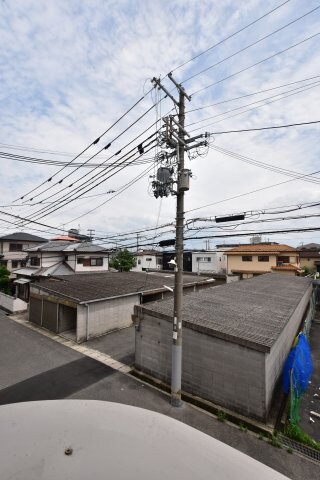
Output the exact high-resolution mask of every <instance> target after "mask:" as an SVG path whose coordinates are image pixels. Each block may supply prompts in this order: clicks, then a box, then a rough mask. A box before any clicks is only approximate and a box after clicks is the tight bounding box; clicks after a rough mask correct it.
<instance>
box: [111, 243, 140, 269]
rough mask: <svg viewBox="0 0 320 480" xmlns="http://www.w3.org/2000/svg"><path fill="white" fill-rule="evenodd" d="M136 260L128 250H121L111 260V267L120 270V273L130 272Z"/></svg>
mask: <svg viewBox="0 0 320 480" xmlns="http://www.w3.org/2000/svg"><path fill="white" fill-rule="evenodd" d="M135 264H136V263H135V259H134V257H133V255H132V253H130V252H129V251H128V250H127V249H126V248H125V249H124V250H120V251H119V252H118V253H117V254H116V255H115V256H114V257H113V258H112V260H111V262H110V266H111V267H113V268H116V269H117V270H120V272H129V270H131V268H132V267H134V266H135Z"/></svg>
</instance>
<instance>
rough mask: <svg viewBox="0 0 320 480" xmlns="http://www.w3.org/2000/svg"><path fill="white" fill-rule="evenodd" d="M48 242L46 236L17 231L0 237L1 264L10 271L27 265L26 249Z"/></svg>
mask: <svg viewBox="0 0 320 480" xmlns="http://www.w3.org/2000/svg"><path fill="white" fill-rule="evenodd" d="M45 242H47V240H46V239H45V238H42V237H37V236H35V235H30V234H29V233H24V232H17V233H11V234H9V235H4V236H3V237H0V265H3V266H5V267H6V268H7V269H8V270H9V272H12V271H13V270H14V269H16V268H20V267H23V266H25V265H26V262H27V253H26V250H28V249H29V248H32V247H37V246H39V245H41V244H43V243H45Z"/></svg>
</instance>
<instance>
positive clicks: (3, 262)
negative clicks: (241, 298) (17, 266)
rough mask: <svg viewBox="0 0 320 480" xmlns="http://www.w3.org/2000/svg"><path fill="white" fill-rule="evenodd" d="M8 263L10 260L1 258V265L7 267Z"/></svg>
mask: <svg viewBox="0 0 320 480" xmlns="http://www.w3.org/2000/svg"><path fill="white" fill-rule="evenodd" d="M7 263H8V260H0V266H1V267H6V266H7Z"/></svg>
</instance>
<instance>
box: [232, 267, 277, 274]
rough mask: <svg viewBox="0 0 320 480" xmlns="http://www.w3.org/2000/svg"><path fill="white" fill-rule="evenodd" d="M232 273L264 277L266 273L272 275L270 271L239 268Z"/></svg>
mask: <svg viewBox="0 0 320 480" xmlns="http://www.w3.org/2000/svg"><path fill="white" fill-rule="evenodd" d="M231 272H232V273H252V274H259V275H263V274H264V273H270V270H263V271H262V270H249V269H247V270H240V269H238V268H235V269H232V270H231Z"/></svg>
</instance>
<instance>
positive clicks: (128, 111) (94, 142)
mask: <svg viewBox="0 0 320 480" xmlns="http://www.w3.org/2000/svg"><path fill="white" fill-rule="evenodd" d="M152 90H153V87H152V88H151V89H150V90H149V91H148V92H147V93H146V94H145V95H143V96H142V97H141V98H140V99H139V100H138V101H137V102H135V103H134V104H133V105H132V106H131V107H130V108H129V109H128V110H127V111H126V112H125V113H124V114H123V115H121V117H120V118H118V119H117V120H116V121H115V122H114V123H113V124H112V125H111V126H110V127H108V128H107V130H105V131H104V132H103V133H102V134H101V135H100V136H99V137H97V138H96V139H95V140H94V141H93V142H91V143H90V145H89V146H88V147H86V148H85V149H83V150H82V151H81V152H80V153H78V154H77V155H76V156H75V157H74V158H73V159H72V160H71V161H70V162H69V163H68V164H67V165H65V166H63V167H62V168H61V169H60V170H58V171H57V172H56V173H55V174H53V175H52V176H51V177H50V178H49V179H47V180H45V181H44V182H42V183H41V184H40V185H38V186H37V187H35V188H33V189H32V190H30V191H29V192H28V193H26V194H24V195H23V197H20V199H21V198H24V197H25V196H28V195H30V193H33V192H35V191H36V190H38V189H39V188H41V187H42V186H43V185H45V184H46V183H47V182H51V180H52V178H54V177H56V176H57V175H58V174H59V173H60V172H62V171H63V170H64V169H65V168H66V167H67V166H68V165H70V164H71V163H73V162H74V160H76V159H77V158H79V157H80V156H81V155H82V154H83V153H85V152H86V151H87V150H89V148H90V147H92V146H93V145H96V144H97V143H98V142H99V141H100V140H101V138H102V137H104V135H106V134H107V133H108V132H109V131H110V130H111V129H112V128H113V127H114V126H115V125H117V124H118V123H119V122H120V121H121V120H122V119H123V118H124V117H125V116H126V115H128V113H130V112H131V111H132V110H133V109H134V108H135V107H136V106H137V105H138V104H139V103H141V102H142V100H143V99H144V98H145V97H146V96H147V95H148V94H149V93H150V92H151V91H152ZM116 138H119V136H118V137H116ZM113 141H115V140H113ZM104 148H105V147H104ZM104 148H103V149H101V150H100V152H101V151H102V150H104ZM100 152H98V153H100ZM98 153H97V154H96V155H98ZM96 155H94V156H96ZM94 156H92V157H90V158H89V159H88V160H87V162H88V161H89V160H90V159H91V158H93V157H94ZM17 200H19V199H16V200H14V202H15V201H17Z"/></svg>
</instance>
